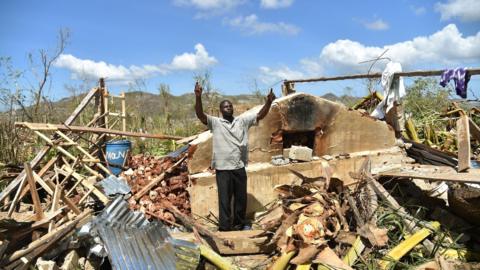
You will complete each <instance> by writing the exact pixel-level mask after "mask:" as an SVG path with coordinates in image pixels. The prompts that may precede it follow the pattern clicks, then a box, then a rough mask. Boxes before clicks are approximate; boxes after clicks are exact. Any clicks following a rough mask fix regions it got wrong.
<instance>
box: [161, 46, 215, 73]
mask: <svg viewBox="0 0 480 270" xmlns="http://www.w3.org/2000/svg"><path fill="white" fill-rule="evenodd" d="M216 63H217V59H215V57H213V56H209V55H208V52H207V50H205V47H204V46H203V45H202V44H200V43H198V44H197V45H195V53H183V54H181V55H176V56H175V57H174V58H173V60H172V63H171V64H170V65H169V69H172V70H198V69H202V68H206V67H208V66H211V65H215V64H216Z"/></svg>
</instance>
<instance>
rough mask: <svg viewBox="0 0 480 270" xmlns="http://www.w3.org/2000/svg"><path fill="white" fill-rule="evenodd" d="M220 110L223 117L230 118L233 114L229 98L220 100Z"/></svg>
mask: <svg viewBox="0 0 480 270" xmlns="http://www.w3.org/2000/svg"><path fill="white" fill-rule="evenodd" d="M220 112H221V113H222V116H223V118H230V117H232V116H233V105H232V102H230V100H223V101H222V102H220Z"/></svg>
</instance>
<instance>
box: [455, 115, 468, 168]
mask: <svg viewBox="0 0 480 270" xmlns="http://www.w3.org/2000/svg"><path fill="white" fill-rule="evenodd" d="M457 144H458V171H459V172H463V171H466V170H468V169H470V156H471V154H470V152H471V149H470V130H469V124H468V116H466V115H461V116H460V118H459V119H458V120H457Z"/></svg>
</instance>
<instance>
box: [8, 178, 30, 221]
mask: <svg viewBox="0 0 480 270" xmlns="http://www.w3.org/2000/svg"><path fill="white" fill-rule="evenodd" d="M26 183H27V178H26V177H25V178H23V179H22V181H21V182H20V186H19V187H18V189H17V192H16V193H15V197H13V201H12V203H11V204H10V209H8V215H7V217H11V216H12V213H13V210H15V207H16V206H17V203H18V198H19V197H20V193H22V188H23V187H24V186H25V184H26Z"/></svg>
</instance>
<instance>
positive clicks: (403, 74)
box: [284, 68, 480, 85]
mask: <svg viewBox="0 0 480 270" xmlns="http://www.w3.org/2000/svg"><path fill="white" fill-rule="evenodd" d="M444 71H445V70H418V71H405V72H398V73H395V75H394V76H395V77H429V76H440V75H442V74H443V72H444ZM468 73H469V74H470V75H478V74H480V68H472V69H470V68H469V69H468ZM381 77H382V73H369V74H355V75H346V76H335V77H320V78H311V79H298V80H285V81H284V84H285V85H287V84H290V83H303V82H323V81H339V80H352V79H371V78H381Z"/></svg>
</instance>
